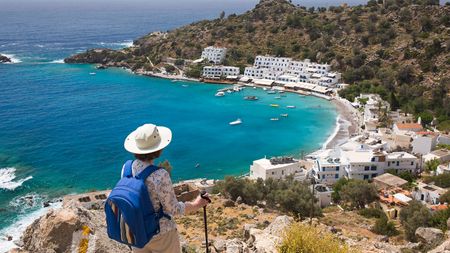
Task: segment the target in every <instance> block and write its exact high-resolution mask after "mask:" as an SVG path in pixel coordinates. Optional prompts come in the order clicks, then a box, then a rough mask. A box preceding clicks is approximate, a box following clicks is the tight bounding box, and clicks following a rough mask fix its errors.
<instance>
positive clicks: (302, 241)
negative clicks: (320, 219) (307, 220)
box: [279, 223, 351, 253]
mask: <svg viewBox="0 0 450 253" xmlns="http://www.w3.org/2000/svg"><path fill="white" fill-rule="evenodd" d="M279 251H280V252H281V253H297V252H308V253H322V252H327V253H346V252H351V251H350V249H349V247H348V246H347V245H345V244H344V243H342V242H341V241H340V240H339V239H337V238H336V237H334V236H333V235H332V234H330V233H328V232H324V231H321V230H320V229H319V228H316V227H310V226H306V225H303V224H300V223H295V224H293V225H292V226H291V227H290V228H288V229H287V230H286V233H285V235H284V236H283V239H282V241H281V244H280V246H279Z"/></svg>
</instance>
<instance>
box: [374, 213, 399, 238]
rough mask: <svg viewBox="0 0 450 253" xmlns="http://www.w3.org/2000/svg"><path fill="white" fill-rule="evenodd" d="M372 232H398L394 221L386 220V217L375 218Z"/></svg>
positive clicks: (382, 233)
mask: <svg viewBox="0 0 450 253" xmlns="http://www.w3.org/2000/svg"><path fill="white" fill-rule="evenodd" d="M373 232H375V233H377V234H379V235H387V236H394V235H397V234H398V231H397V229H396V228H395V224H394V222H392V221H388V219H387V218H386V217H382V218H379V219H377V222H376V223H375V226H374V227H373Z"/></svg>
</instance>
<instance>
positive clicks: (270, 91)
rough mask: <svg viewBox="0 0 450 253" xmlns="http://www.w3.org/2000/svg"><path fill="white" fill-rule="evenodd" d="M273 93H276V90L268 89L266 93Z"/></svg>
mask: <svg viewBox="0 0 450 253" xmlns="http://www.w3.org/2000/svg"><path fill="white" fill-rule="evenodd" d="M275 93H277V92H276V91H274V90H269V91H268V92H267V94H275Z"/></svg>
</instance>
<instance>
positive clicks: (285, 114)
mask: <svg viewBox="0 0 450 253" xmlns="http://www.w3.org/2000/svg"><path fill="white" fill-rule="evenodd" d="M280 116H281V117H285V118H287V117H288V116H289V114H287V113H282V114H280Z"/></svg>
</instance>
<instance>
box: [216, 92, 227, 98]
mask: <svg viewBox="0 0 450 253" xmlns="http://www.w3.org/2000/svg"><path fill="white" fill-rule="evenodd" d="M214 96H216V97H223V96H225V92H223V91H219V92H217V93H216V95H214Z"/></svg>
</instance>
